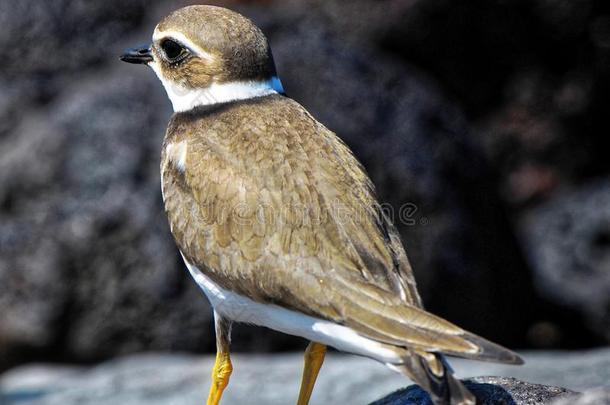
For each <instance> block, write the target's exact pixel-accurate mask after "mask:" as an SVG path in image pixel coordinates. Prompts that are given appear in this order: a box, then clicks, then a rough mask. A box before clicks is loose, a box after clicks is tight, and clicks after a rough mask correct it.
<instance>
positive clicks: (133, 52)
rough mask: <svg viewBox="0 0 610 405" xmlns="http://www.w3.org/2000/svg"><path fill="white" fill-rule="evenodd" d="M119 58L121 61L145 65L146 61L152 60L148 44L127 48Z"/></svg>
mask: <svg viewBox="0 0 610 405" xmlns="http://www.w3.org/2000/svg"><path fill="white" fill-rule="evenodd" d="M120 59H121V60H122V61H123V62H127V63H136V64H140V65H146V64H147V63H148V62H152V61H153V57H152V54H151V53H150V46H141V47H139V48H132V49H128V50H126V51H125V53H124V54H122V55H121V56H120Z"/></svg>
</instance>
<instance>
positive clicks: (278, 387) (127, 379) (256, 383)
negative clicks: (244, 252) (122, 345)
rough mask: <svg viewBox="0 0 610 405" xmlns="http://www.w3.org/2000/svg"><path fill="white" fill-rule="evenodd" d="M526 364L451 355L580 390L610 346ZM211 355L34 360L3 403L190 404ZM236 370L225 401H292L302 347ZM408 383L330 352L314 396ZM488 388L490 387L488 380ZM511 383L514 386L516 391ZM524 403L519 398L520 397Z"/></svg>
mask: <svg viewBox="0 0 610 405" xmlns="http://www.w3.org/2000/svg"><path fill="white" fill-rule="evenodd" d="M524 358H525V360H526V365H524V366H521V367H515V366H506V365H500V364H492V363H480V362H471V361H465V360H455V359H452V360H451V364H452V365H453V366H454V368H455V371H456V373H457V375H458V376H460V377H461V378H468V377H472V376H480V375H495V376H505V377H514V378H516V379H517V380H521V381H528V382H530V383H531V384H543V385H550V386H563V387H565V388H567V389H569V390H573V391H578V392H583V391H588V390H591V389H594V388H598V389H600V388H604V387H606V388H610V349H605V350H597V351H591V352H571V353H562V352H532V353H525V354H524ZM212 363H213V357H212V356H205V357H196V356H187V355H161V354H159V355H155V354H149V355H138V356H130V357H126V358H122V359H117V360H113V361H109V362H106V363H103V364H100V365H98V366H94V367H66V366H53V365H42V364H41V365H30V366H22V367H19V368H16V369H13V370H11V371H9V372H7V373H5V374H4V375H3V376H1V377H0V404H2V405H77V404H84V405H112V404H126V405H162V404H163V405H167V404H172V405H190V404H196V403H200V402H201V401H203V398H205V396H206V392H207V389H208V387H209V378H210V371H211V368H212ZM233 365H234V373H233V375H232V377H231V384H230V385H229V388H228V389H227V391H226V393H225V396H224V401H223V403H225V404H253V405H258V404H268V405H276V404H277V405H280V404H286V403H292V402H293V400H294V399H295V398H296V394H297V392H298V384H299V381H300V373H301V367H302V354H301V353H296V354H281V355H244V354H236V355H234V358H233ZM474 381H475V382H476V383H479V384H484V383H490V382H494V383H495V382H498V383H500V384H501V385H503V386H504V387H505V388H506V390H507V391H508V392H510V393H511V394H513V398H514V399H515V400H516V399H518V398H522V399H523V401H525V402H521V403H527V404H528V405H537V404H541V402H536V401H534V400H531V401H530V402H527V401H526V400H525V399H526V398H530V399H531V398H532V396H533V395H541V396H542V395H547V396H548V395H549V393H554V394H558V393H564V392H565V391H562V390H558V389H555V388H544V387H541V386H535V385H523V384H525V383H523V384H522V383H518V382H515V381H513V380H510V379H498V380H491V379H486V380H476V379H475V380H474ZM407 385H409V381H408V380H406V379H405V377H403V376H402V375H399V374H396V373H393V372H391V371H390V370H388V369H387V368H386V367H385V366H383V365H381V364H379V363H376V362H374V361H372V360H369V359H364V358H359V357H353V356H344V355H338V354H331V355H329V356H328V358H327V359H326V361H325V363H324V367H323V368H322V371H321V373H320V377H319V380H318V383H317V384H316V389H315V391H314V394H313V397H312V405H313V404H334V403H337V404H343V403H346V404H347V403H349V404H352V403H356V404H365V403H369V402H372V401H375V400H378V399H379V398H382V397H385V396H386V395H387V394H388V393H391V392H393V391H396V390H397V389H399V388H401V387H405V386H407ZM483 388H485V387H483ZM511 390H512V391H511ZM517 403H519V402H517Z"/></svg>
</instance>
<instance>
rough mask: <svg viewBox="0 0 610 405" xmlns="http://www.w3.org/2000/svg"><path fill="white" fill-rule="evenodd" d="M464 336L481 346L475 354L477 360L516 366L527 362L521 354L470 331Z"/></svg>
mask: <svg viewBox="0 0 610 405" xmlns="http://www.w3.org/2000/svg"><path fill="white" fill-rule="evenodd" d="M464 337H465V338H466V340H468V341H469V342H471V343H472V344H474V345H476V346H477V347H478V348H479V352H478V353H476V354H474V356H473V358H475V359H477V360H485V361H493V362H496V363H503V364H512V365H515V366H519V365H522V364H525V361H524V360H523V358H522V357H521V356H519V355H518V354H517V353H515V352H514V351H512V350H509V349H507V348H505V347H503V346H500V345H499V344H496V343H493V342H490V341H489V340H487V339H484V338H482V337H480V336H477V335H473V334H470V333H468V334H466V336H464Z"/></svg>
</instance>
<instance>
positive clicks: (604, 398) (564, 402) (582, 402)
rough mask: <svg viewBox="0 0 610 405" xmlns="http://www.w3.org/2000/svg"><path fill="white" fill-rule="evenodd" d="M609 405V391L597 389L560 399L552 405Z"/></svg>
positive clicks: (607, 389)
mask: <svg viewBox="0 0 610 405" xmlns="http://www.w3.org/2000/svg"><path fill="white" fill-rule="evenodd" d="M608 404H610V389H609V388H606V389H603V388H599V389H594V390H589V391H587V392H584V393H582V394H577V395H572V396H568V397H565V398H560V399H558V400H556V401H555V402H553V405H608Z"/></svg>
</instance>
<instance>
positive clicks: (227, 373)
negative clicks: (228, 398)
mask: <svg viewBox="0 0 610 405" xmlns="http://www.w3.org/2000/svg"><path fill="white" fill-rule="evenodd" d="M214 321H215V324H216V361H215V363H214V369H213V370H212V386H211V387H210V393H209V395H208V401H207V405H218V403H219V402H220V398H221V397H222V393H223V391H224V390H225V388H226V387H227V385H228V384H229V377H231V372H232V371H233V365H232V364H231V357H230V354H229V346H230V344H231V322H230V321H228V320H226V319H224V318H222V316H220V315H219V314H218V313H216V312H214Z"/></svg>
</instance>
